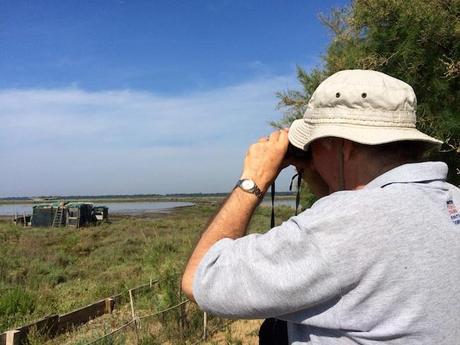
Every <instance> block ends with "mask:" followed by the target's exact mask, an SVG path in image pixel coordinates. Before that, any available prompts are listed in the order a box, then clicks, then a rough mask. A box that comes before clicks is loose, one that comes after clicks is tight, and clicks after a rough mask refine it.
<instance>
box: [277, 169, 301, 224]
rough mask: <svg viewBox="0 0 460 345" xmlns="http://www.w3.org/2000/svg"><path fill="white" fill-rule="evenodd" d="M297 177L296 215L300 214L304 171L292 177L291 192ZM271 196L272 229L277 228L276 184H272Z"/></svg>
mask: <svg viewBox="0 0 460 345" xmlns="http://www.w3.org/2000/svg"><path fill="white" fill-rule="evenodd" d="M296 177H297V194H296V196H295V215H296V216H297V214H298V213H299V206H300V189H301V187H302V171H299V172H298V173H297V174H295V175H294V176H292V178H291V183H290V185H289V191H292V184H293V183H294V179H295V178H296ZM271 196H272V214H271V219H270V228H274V227H275V182H273V183H272V186H271Z"/></svg>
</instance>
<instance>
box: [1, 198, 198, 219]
mask: <svg viewBox="0 0 460 345" xmlns="http://www.w3.org/2000/svg"><path fill="white" fill-rule="evenodd" d="M95 205H104V206H107V207H108V208H109V214H142V213H148V212H158V213H164V212H169V211H171V210H172V209H174V208H178V207H184V206H192V205H193V203H191V202H179V201H150V202H145V201H143V202H107V203H100V204H99V203H95ZM32 206H33V204H3V205H0V216H13V215H14V214H24V213H26V214H32Z"/></svg>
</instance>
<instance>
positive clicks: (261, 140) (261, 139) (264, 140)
mask: <svg viewBox="0 0 460 345" xmlns="http://www.w3.org/2000/svg"><path fill="white" fill-rule="evenodd" d="M268 139H269V138H268V137H262V138H260V139H259V140H258V142H259V143H263V142H266V141H268Z"/></svg>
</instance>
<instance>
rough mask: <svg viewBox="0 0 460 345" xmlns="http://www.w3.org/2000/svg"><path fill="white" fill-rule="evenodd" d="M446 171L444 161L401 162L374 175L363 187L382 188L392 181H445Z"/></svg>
mask: <svg viewBox="0 0 460 345" xmlns="http://www.w3.org/2000/svg"><path fill="white" fill-rule="evenodd" d="M447 171H448V168H447V164H446V163H444V162H423V163H410V164H403V165H400V166H398V167H396V168H393V169H391V170H389V171H387V172H386V173H384V174H382V175H380V176H378V177H376V178H375V179H373V180H372V181H371V182H369V183H368V184H367V185H366V187H365V188H366V189H368V188H379V187H380V188H383V187H385V186H387V185H389V184H392V183H411V182H429V181H433V180H442V181H445V180H446V177H447Z"/></svg>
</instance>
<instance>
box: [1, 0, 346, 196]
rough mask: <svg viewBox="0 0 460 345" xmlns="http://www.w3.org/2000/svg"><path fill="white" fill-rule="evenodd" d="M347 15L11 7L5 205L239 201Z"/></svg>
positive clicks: (272, 7)
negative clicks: (118, 198)
mask: <svg viewBox="0 0 460 345" xmlns="http://www.w3.org/2000/svg"><path fill="white" fill-rule="evenodd" d="M346 3H347V2H346V1H343V0H337V1H306V0H305V1H249V0H248V1H239V0H234V1H227V0H215V1H210V0H208V1H204V0H203V1H201V0H196V1H141V0H139V1H128V0H126V1H121V0H120V1H115V0H110V1H109V0H105V1H104V0H100V1H51V0H49V1H39V0H37V1H23V0H14V1H13V0H11V1H6V0H0V76H1V77H0V121H1V124H2V125H1V128H0V160H1V162H2V169H1V170H0V176H1V180H0V181H1V182H0V183H1V184H0V196H1V197H4V196H21V195H28V196H32V195H63V194H84V195H88V194H92V195H97V194H131V193H162V194H164V193H182V192H184V193H193V192H225V191H228V190H230V189H231V188H232V186H233V185H234V183H235V181H236V179H237V178H238V177H239V174H240V172H241V164H242V160H243V157H244V153H245V150H246V148H247V146H248V145H250V144H251V143H252V142H253V141H255V140H257V138H259V137H261V136H263V135H265V134H267V133H269V132H270V127H269V125H268V122H269V121H270V120H274V119H278V118H280V116H281V114H280V112H279V111H277V110H276V103H277V99H276V97H275V92H277V91H280V90H285V89H287V88H298V87H299V85H298V83H297V82H296V79H295V66H296V65H300V66H302V67H304V68H306V69H309V68H312V67H313V66H317V65H319V64H320V63H321V59H320V55H321V54H322V53H324V50H325V47H326V46H327V43H328V42H329V40H330V38H331V35H330V33H329V32H328V31H327V29H326V28H325V27H323V26H322V25H321V24H320V22H319V20H318V19H317V16H318V13H320V12H323V13H328V12H329V10H330V8H331V7H334V6H343V5H345V4H346ZM290 173H291V171H289V172H287V173H285V174H283V176H281V177H280V189H281V190H286V189H287V185H288V183H287V178H288V175H289V174H290Z"/></svg>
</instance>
